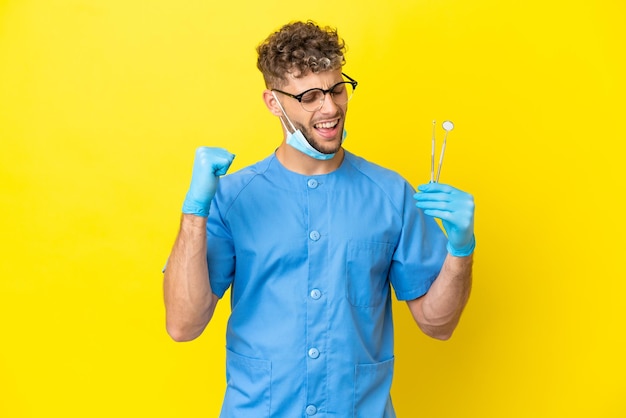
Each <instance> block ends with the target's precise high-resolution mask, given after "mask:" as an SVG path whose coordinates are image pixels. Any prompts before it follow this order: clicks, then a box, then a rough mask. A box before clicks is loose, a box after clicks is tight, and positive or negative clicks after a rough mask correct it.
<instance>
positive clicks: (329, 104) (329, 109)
mask: <svg viewBox="0 0 626 418" xmlns="http://www.w3.org/2000/svg"><path fill="white" fill-rule="evenodd" d="M319 111H320V112H321V113H328V114H334V113H337V104H336V103H335V101H334V100H333V96H332V95H331V94H330V92H328V93H326V94H325V95H324V100H323V101H322V105H321V107H320V110H319Z"/></svg>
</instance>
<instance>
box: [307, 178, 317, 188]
mask: <svg viewBox="0 0 626 418" xmlns="http://www.w3.org/2000/svg"><path fill="white" fill-rule="evenodd" d="M318 184H319V183H318V182H317V180H315V179H309V181H307V182H306V185H307V186H309V189H315V188H316V187H317V186H318Z"/></svg>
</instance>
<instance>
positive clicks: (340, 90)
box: [272, 73, 359, 112]
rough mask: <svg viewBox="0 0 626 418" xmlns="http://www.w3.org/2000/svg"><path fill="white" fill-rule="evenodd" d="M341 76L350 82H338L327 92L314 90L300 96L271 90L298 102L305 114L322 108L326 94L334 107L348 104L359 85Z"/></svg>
mask: <svg viewBox="0 0 626 418" xmlns="http://www.w3.org/2000/svg"><path fill="white" fill-rule="evenodd" d="M341 74H342V75H343V76H344V77H345V78H347V79H348V80H350V81H340V82H339V83H337V84H335V85H334V86H332V87H331V88H329V89H328V90H324V89H320V88H314V89H308V90H306V91H303V92H302V93H300V94H291V93H287V92H285V91H281V90H278V89H272V91H277V92H278V93H282V94H284V95H285V96H289V97H292V98H294V99H296V100H297V101H299V102H300V105H302V108H303V109H304V110H306V111H307V112H316V111H318V110H320V109H321V108H322V106H324V99H326V94H328V93H330V97H331V98H332V99H333V102H335V104H336V105H338V106H341V105H345V104H346V103H348V101H349V100H350V99H351V98H352V95H353V94H354V90H355V89H356V86H357V85H358V84H359V83H357V81H356V80H354V79H352V78H350V77H349V76H348V75H346V74H344V73H341Z"/></svg>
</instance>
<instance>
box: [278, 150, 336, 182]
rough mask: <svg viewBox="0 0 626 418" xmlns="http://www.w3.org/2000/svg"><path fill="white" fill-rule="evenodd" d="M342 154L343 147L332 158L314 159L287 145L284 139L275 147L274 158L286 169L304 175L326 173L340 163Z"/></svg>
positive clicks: (333, 169)
mask: <svg viewBox="0 0 626 418" xmlns="http://www.w3.org/2000/svg"><path fill="white" fill-rule="evenodd" d="M343 155H344V153H343V148H340V149H339V151H337V153H336V154H335V156H334V157H333V158H331V159H329V160H316V159H315V158H312V157H309V156H308V155H305V154H303V153H301V152H300V151H298V150H297V149H295V148H293V147H292V146H290V145H287V143H286V142H285V141H283V143H282V144H280V146H279V147H278V149H276V158H278V161H280V163H281V164H282V165H283V166H284V167H285V168H286V169H287V170H289V171H293V172H294V173H298V174H302V175H305V176H313V175H320V174H328V173H331V172H333V171H335V170H336V169H337V168H339V166H340V165H341V163H342V161H343Z"/></svg>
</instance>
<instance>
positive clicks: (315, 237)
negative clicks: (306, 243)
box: [309, 231, 321, 241]
mask: <svg viewBox="0 0 626 418" xmlns="http://www.w3.org/2000/svg"><path fill="white" fill-rule="evenodd" d="M320 237H321V235H320V233H319V232H317V231H311V233H310V234H309V238H311V239H312V240H313V241H317V240H318V239H320Z"/></svg>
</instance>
